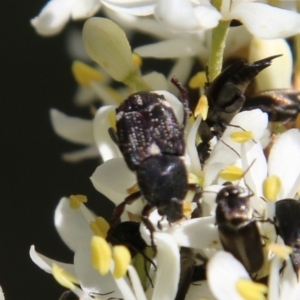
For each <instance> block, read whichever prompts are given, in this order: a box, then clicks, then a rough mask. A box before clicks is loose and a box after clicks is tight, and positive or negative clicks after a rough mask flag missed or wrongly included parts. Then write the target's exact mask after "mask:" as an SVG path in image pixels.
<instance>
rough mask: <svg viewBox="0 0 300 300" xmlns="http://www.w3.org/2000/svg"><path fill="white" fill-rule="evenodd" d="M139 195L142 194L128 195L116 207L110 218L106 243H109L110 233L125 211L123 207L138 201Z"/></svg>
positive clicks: (138, 192)
mask: <svg viewBox="0 0 300 300" xmlns="http://www.w3.org/2000/svg"><path fill="white" fill-rule="evenodd" d="M141 195H142V194H141V192H140V191H137V192H135V193H133V194H130V195H129V196H127V197H126V198H125V200H124V201H123V202H121V203H120V204H119V205H118V206H116V208H115V209H114V211H113V214H112V217H111V222H110V228H109V230H108V232H107V237H106V240H107V241H110V238H111V234H112V231H113V229H114V228H115V227H116V225H117V223H118V221H119V220H120V217H121V215H122V213H123V212H124V210H125V206H126V205H127V204H132V203H133V202H134V201H136V200H138V199H139V198H140V197H141Z"/></svg>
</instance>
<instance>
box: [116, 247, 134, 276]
mask: <svg viewBox="0 0 300 300" xmlns="http://www.w3.org/2000/svg"><path fill="white" fill-rule="evenodd" d="M113 257H114V261H115V268H114V277H115V278H116V279H119V278H121V277H123V276H124V275H125V274H126V272H127V267H128V265H129V264H130V261H131V255H130V252H129V250H128V249H127V248H126V247H125V246H115V247H114V248H113Z"/></svg>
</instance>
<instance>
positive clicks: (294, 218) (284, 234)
mask: <svg viewBox="0 0 300 300" xmlns="http://www.w3.org/2000/svg"><path fill="white" fill-rule="evenodd" d="M275 226H276V230H277V233H278V234H279V235H280V236H281V238H282V239H283V241H284V243H285V244H286V245H288V246H290V247H292V248H293V253H292V254H291V255H290V258H291V261H292V265H293V268H294V270H295V273H296V275H297V277H298V276H299V270H300V202H299V201H297V200H295V199H284V200H280V201H277V202H276V209H275Z"/></svg>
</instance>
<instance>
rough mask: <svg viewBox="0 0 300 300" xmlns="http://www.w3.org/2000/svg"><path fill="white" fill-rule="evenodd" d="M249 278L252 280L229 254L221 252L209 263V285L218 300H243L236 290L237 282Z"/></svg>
mask: <svg viewBox="0 0 300 300" xmlns="http://www.w3.org/2000/svg"><path fill="white" fill-rule="evenodd" d="M247 278H249V280H250V277H249V275H248V273H247V271H246V270H245V268H244V267H243V265H242V264H241V263H240V262H239V261H237V260H236V259H235V258H234V257H233V256H232V255H231V254H230V253H228V252H224V251H220V252H218V253H216V254H215V255H214V256H213V257H212V258H211V259H210V260H209V262H208V265H207V279H208V283H209V286H210V289H211V291H212V292H213V294H214V295H215V296H216V297H217V299H218V300H228V299H230V300H243V298H242V297H241V296H240V295H239V293H238V292H237V290H236V282H237V280H239V279H247Z"/></svg>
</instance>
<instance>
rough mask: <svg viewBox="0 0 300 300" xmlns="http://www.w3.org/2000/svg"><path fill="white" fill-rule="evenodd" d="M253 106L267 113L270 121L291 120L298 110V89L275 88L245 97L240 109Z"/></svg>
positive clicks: (252, 107) (299, 98)
mask: <svg viewBox="0 0 300 300" xmlns="http://www.w3.org/2000/svg"><path fill="white" fill-rule="evenodd" d="M255 108H260V109H261V110H262V111H263V112H265V113H267V114H268V117H269V121H270V122H286V121H292V120H294V119H295V118H296V117H297V115H298V113H299V112H300V91H297V90H293V89H275V90H267V91H263V92H260V93H257V94H255V95H253V96H251V97H247V98H246V101H245V103H244V106H243V108H242V110H251V109H255Z"/></svg>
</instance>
